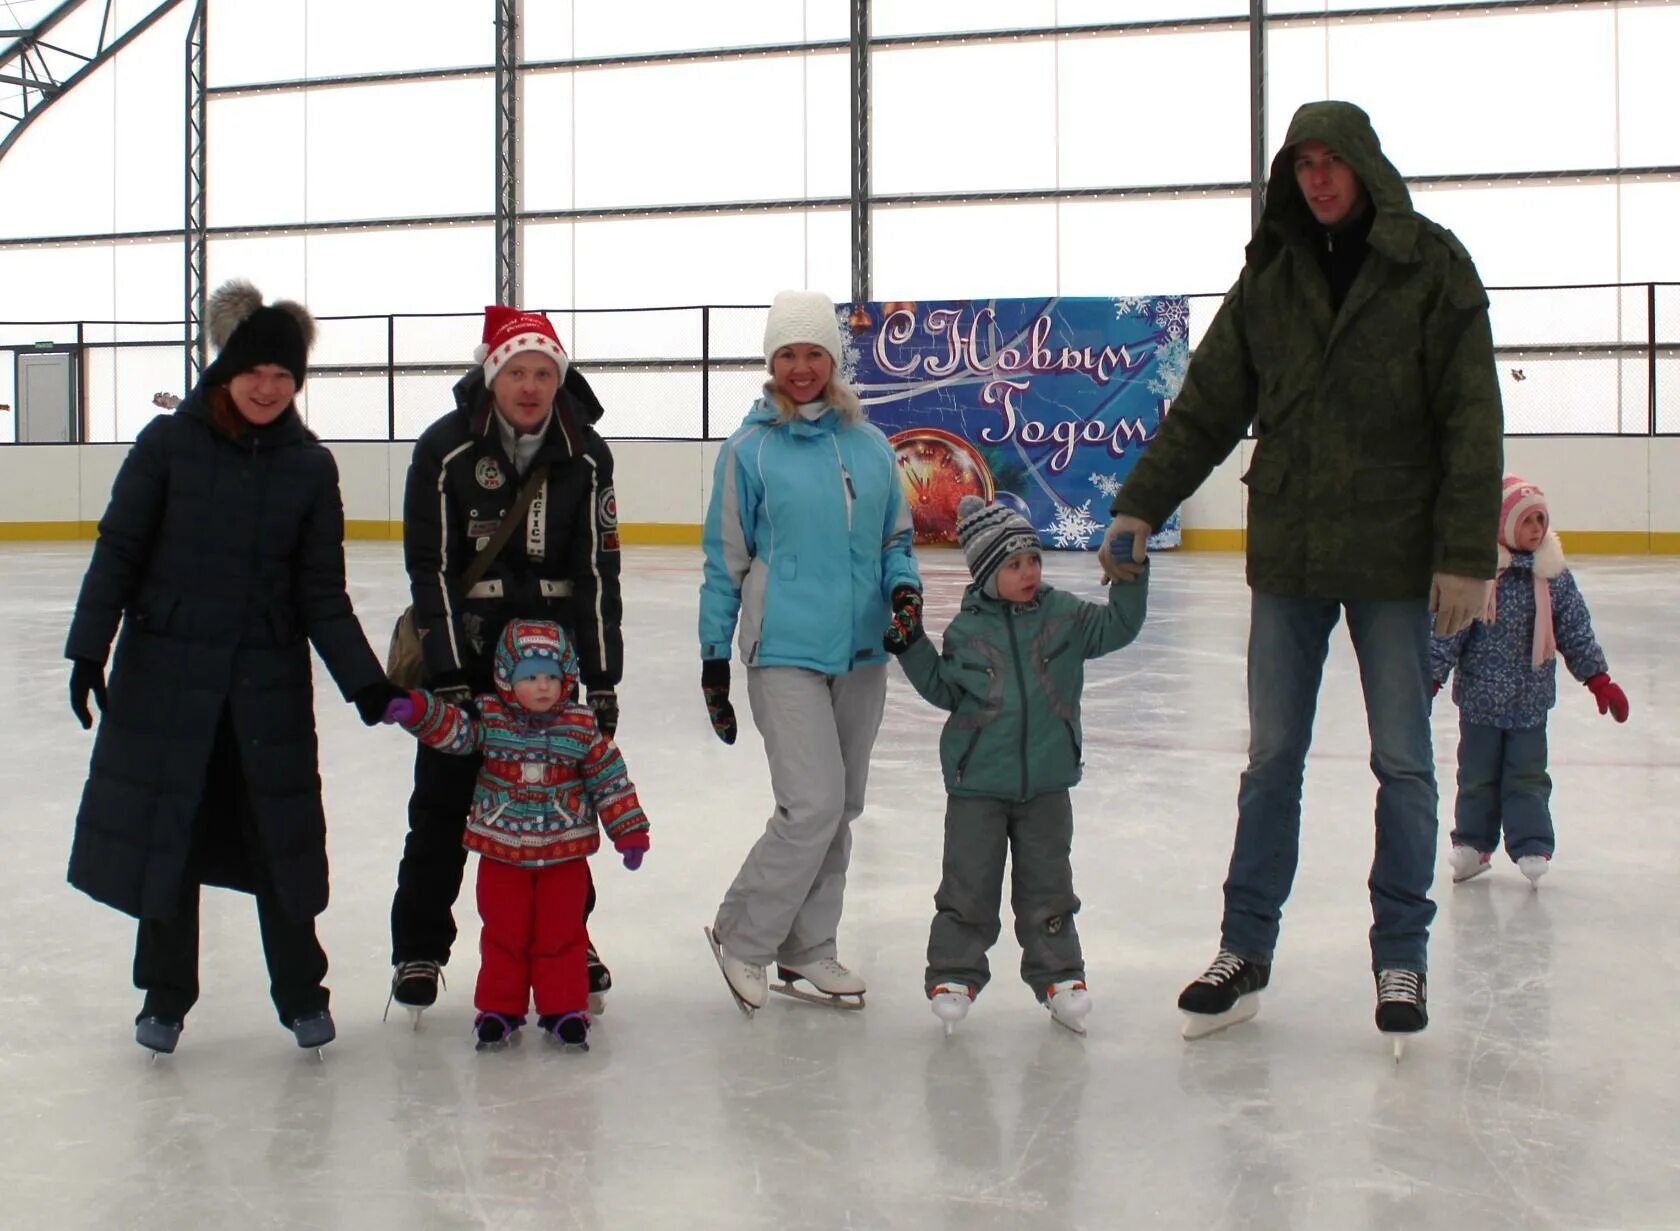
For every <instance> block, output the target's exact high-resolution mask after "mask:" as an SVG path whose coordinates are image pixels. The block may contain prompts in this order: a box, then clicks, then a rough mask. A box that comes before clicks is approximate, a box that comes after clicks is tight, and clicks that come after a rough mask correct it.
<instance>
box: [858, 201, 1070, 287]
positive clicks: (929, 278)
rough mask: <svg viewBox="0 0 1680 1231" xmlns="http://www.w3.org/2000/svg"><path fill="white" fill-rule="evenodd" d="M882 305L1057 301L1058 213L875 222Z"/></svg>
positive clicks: (1025, 209) (925, 214)
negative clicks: (1018, 298) (1029, 298)
mask: <svg viewBox="0 0 1680 1231" xmlns="http://www.w3.org/2000/svg"><path fill="white" fill-rule="evenodd" d="M873 221H874V232H875V298H877V299H962V298H967V297H970V296H974V297H980V296H1003V295H1053V294H1055V293H1056V206H1055V205H1053V204H1032V205H958V206H946V207H941V208H933V207H931V206H926V205H924V206H919V207H916V208H913V209H881V210H876V211H875V214H874V219H873Z"/></svg>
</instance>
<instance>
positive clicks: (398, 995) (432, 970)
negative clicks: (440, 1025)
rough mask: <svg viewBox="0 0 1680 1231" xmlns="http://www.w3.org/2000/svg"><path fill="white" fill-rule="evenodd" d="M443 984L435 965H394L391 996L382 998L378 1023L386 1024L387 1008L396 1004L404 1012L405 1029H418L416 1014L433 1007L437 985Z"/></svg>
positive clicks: (441, 972) (416, 963)
mask: <svg viewBox="0 0 1680 1231" xmlns="http://www.w3.org/2000/svg"><path fill="white" fill-rule="evenodd" d="M443 982H444V979H443V968H442V967H441V966H439V965H438V963H436V962H433V961H428V960H424V959H422V960H418V961H413V962H398V963H397V964H396V967H395V968H394V969H393V970H392V971H391V994H390V995H389V996H387V997H386V998H385V1016H384V1017H382V1018H380V1020H381V1021H389V1020H390V1018H391V1005H392V1004H393V1003H396V1004H399V1005H401V1006H402V1007H403V1008H405V1009H407V1010H408V1017H409V1025H410V1026H411V1027H412V1028H413V1029H415V1030H418V1029H420V1014H422V1013H424V1012H425V1011H426V1010H427V1009H429V1008H431V1007H432V1006H433V1005H434V1004H436V1003H437V995H438V984H440V983H443ZM444 986H445V987H447V986H448V984H447V983H445V984H444Z"/></svg>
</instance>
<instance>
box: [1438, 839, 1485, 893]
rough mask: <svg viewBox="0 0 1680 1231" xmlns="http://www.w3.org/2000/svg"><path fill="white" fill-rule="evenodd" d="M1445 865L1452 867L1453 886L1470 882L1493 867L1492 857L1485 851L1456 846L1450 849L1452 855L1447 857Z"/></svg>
mask: <svg viewBox="0 0 1680 1231" xmlns="http://www.w3.org/2000/svg"><path fill="white" fill-rule="evenodd" d="M1447 863H1448V864H1450V865H1451V867H1452V878H1453V884H1455V885H1456V884H1458V883H1459V882H1460V881H1467V880H1471V879H1473V878H1475V877H1478V876H1480V875H1481V874H1482V873H1483V872H1486V871H1487V870H1488V869H1489V868H1491V867H1492V866H1493V856H1492V855H1491V854H1490V853H1489V852H1487V851H1479V850H1477V849H1476V848H1475V847H1473V846H1457V845H1455V846H1454V847H1453V848H1452V854H1450V855H1448V856H1447Z"/></svg>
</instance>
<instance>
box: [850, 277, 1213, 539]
mask: <svg viewBox="0 0 1680 1231" xmlns="http://www.w3.org/2000/svg"><path fill="white" fill-rule="evenodd" d="M1188 311H1189V308H1188V302H1187V301H1186V300H1185V299H1184V297H1183V296H1161V297H1156V298H1130V299H1085V298H1080V299H983V300H982V299H974V300H965V299H955V300H937V301H932V302H922V303H908V302H890V301H889V302H884V303H865V304H846V305H842V306H841V308H840V320H841V323H842V326H843V327H844V328H843V332H844V334H845V336H846V339H847V345H846V348H845V349H846V354H845V355H843V356H841V372H842V375H843V376H845V378H846V379H847V380H848V381H849V382H850V383H851V385H852V387H853V388H854V389H856V390H857V391H858V395H859V397H861V398H862V400H863V403H864V405H865V407H866V408H867V409H868V412H869V418H870V421H871V422H872V423H874V424H875V425H876V426H877V427H879V428H880V429H881V430H882V431H883V432H885V433H886V434H887V436H888V437H889V438H890V439H891V440H892V442H893V447H894V448H895V449H897V451H898V459H899V475H900V477H901V478H902V479H903V481H904V489H905V494H906V495H907V496H908V497H909V499H910V504H911V509H912V511H913V513H914V515H915V520H916V538H917V541H918V542H955V541H956V518H957V515H956V509H957V502H958V501H959V500H960V499H961V498H962V497H963V496H965V495H968V494H970V493H973V494H976V495H979V496H982V497H984V498H986V499H988V500H991V499H996V500H999V501H1002V502H1004V503H1006V504H1010V505H1013V506H1014V507H1015V508H1016V509H1017V510H1018V511H1019V512H1020V513H1022V515H1024V516H1025V517H1026V518H1027V519H1028V520H1029V521H1030V522H1032V524H1033V525H1034V526H1035V527H1037V528H1038V531H1039V538H1040V540H1041V541H1042V542H1043V543H1044V544H1045V545H1046V546H1049V547H1062V548H1072V549H1081V548H1083V549H1088V550H1094V549H1095V548H1097V547H1098V546H1100V545H1101V543H1102V532H1103V530H1104V529H1105V528H1106V527H1107V525H1108V521H1109V517H1108V506H1109V502H1110V501H1111V500H1112V499H1113V498H1114V493H1115V492H1116V491H1118V490H1119V487H1120V484H1121V482H1122V481H1123V480H1124V479H1125V477H1126V475H1127V474H1128V473H1129V472H1130V470H1131V468H1132V464H1133V463H1134V462H1135V461H1136V460H1137V456H1138V453H1139V452H1140V451H1141V450H1142V448H1143V446H1144V445H1145V444H1146V443H1148V441H1149V440H1150V439H1151V438H1152V437H1153V436H1154V435H1155V431H1156V429H1157V428H1158V427H1159V425H1160V422H1161V416H1162V414H1163V413H1165V410H1166V407H1167V405H1168V403H1169V402H1170V401H1171V400H1172V399H1173V398H1174V397H1175V396H1176V395H1177V394H1178V389H1179V386H1180V385H1181V384H1182V383H1183V380H1184V371H1185V368H1186V367H1187V366H1188V364H1189V360H1190V347H1189V339H1188V337H1187V333H1188V324H1189V318H1188ZM1178 541H1179V529H1178V515H1177V514H1176V513H1175V514H1174V515H1173V517H1172V519H1171V520H1170V521H1169V522H1168V523H1167V525H1166V526H1164V527H1162V529H1161V531H1160V533H1158V534H1157V535H1156V536H1155V538H1154V539H1153V540H1152V543H1153V545H1154V546H1162V547H1176V546H1177V545H1178Z"/></svg>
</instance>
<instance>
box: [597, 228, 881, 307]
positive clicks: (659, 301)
mask: <svg viewBox="0 0 1680 1231" xmlns="http://www.w3.org/2000/svg"><path fill="white" fill-rule="evenodd" d="M876 216H877V217H879V216H880V215H879V214H877V215H876ZM804 272H805V227H804V222H803V219H802V218H801V217H800V215H798V214H796V213H787V214H751V215H749V214H739V215H737V214H726V215H722V216H719V217H690V216H678V217H665V218H636V219H629V220H625V221H615V222H580V223H578V224H577V303H578V305H579V306H580V307H586V308H640V307H653V306H666V305H682V304H706V303H725V304H742V303H746V304H752V303H765V304H767V303H769V302H770V299H771V297H772V296H773V295H774V294H775V293H776V291H778V290H780V289H782V288H783V287H790V286H799V285H801V283H802V281H803V276H804ZM836 293H838V292H834V291H831V292H830V294H836Z"/></svg>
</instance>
